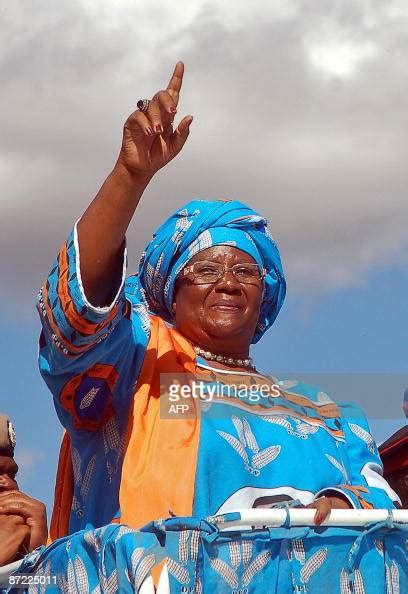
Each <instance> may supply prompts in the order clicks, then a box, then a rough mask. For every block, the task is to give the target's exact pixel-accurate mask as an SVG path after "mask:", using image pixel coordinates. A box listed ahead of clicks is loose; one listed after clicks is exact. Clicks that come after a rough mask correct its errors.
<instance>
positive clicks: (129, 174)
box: [110, 157, 154, 195]
mask: <svg viewBox="0 0 408 594" xmlns="http://www.w3.org/2000/svg"><path fill="white" fill-rule="evenodd" d="M153 175H154V174H153V173H147V172H146V173H142V172H134V171H130V170H129V169H128V167H126V165H125V164H124V163H123V162H122V161H121V159H120V157H119V159H118V160H117V162H116V164H115V166H114V168H113V169H112V172H111V173H110V177H111V178H112V180H114V181H115V182H116V183H117V184H118V185H120V186H122V187H123V188H126V189H128V191H129V192H131V193H132V194H133V195H141V194H142V193H143V192H144V190H145V189H146V187H147V186H148V185H149V183H150V181H151V179H152V178H153Z"/></svg>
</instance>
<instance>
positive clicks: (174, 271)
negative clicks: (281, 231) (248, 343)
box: [137, 200, 286, 343]
mask: <svg viewBox="0 0 408 594" xmlns="http://www.w3.org/2000/svg"><path fill="white" fill-rule="evenodd" d="M214 245H231V246H233V247H236V248H238V249H240V250H242V251H243V252H246V253H247V254H249V255H250V256H252V258H253V259H254V260H255V262H256V263H257V264H259V265H260V266H262V267H263V268H265V270H266V277H265V278H264V291H263V301H262V304H261V309H260V314H259V319H258V324H257V327H256V330H255V334H254V337H253V339H252V342H253V343H255V342H258V340H259V339H260V338H261V336H262V334H263V333H264V332H265V331H266V330H267V329H268V328H269V327H270V326H272V324H273V322H274V321H275V318H276V316H277V315H278V313H279V310H280V308H281V306H282V303H283V300H284V298H285V293H286V282H285V277H284V275H283V270H282V264H281V260H280V255H279V251H278V248H277V246H276V244H275V242H274V240H273V239H272V236H271V235H270V233H269V231H268V228H267V221H266V220H265V219H264V218H263V217H262V216H261V215H259V214H258V213H256V212H255V211H254V210H252V208H249V207H248V206H246V205H245V204H242V203H241V202H237V201H235V200H232V201H221V200H218V201H215V202H209V201H205V200H192V201H191V202H189V203H188V204H186V205H185V206H184V207H182V208H181V209H180V210H177V211H176V212H175V213H174V214H173V215H171V216H170V217H169V218H168V219H167V220H166V221H165V222H164V223H163V224H162V225H161V227H159V229H157V231H156V232H155V233H154V234H153V238H152V240H151V241H150V243H148V244H147V246H146V248H145V251H144V252H143V254H142V257H141V259H140V263H139V274H138V281H137V282H138V288H139V291H140V293H141V295H142V297H143V299H144V301H145V302H146V304H147V306H148V308H149V309H150V310H151V311H152V312H153V313H155V314H157V315H159V316H161V317H162V318H164V319H165V320H166V321H168V322H171V319H172V316H171V308H172V304H173V292H174V285H175V282H176V278H177V275H178V274H179V273H180V272H181V270H182V269H183V268H184V266H186V264H187V263H188V262H189V260H190V259H191V258H192V257H193V256H195V254H197V253H198V252H200V251H202V250H205V249H207V248H209V247H212V246H214Z"/></svg>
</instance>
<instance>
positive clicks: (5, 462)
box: [0, 414, 47, 566]
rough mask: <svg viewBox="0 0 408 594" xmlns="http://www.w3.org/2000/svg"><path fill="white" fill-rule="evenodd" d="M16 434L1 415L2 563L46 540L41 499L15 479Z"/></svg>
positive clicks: (0, 495) (0, 512)
mask: <svg viewBox="0 0 408 594" xmlns="http://www.w3.org/2000/svg"><path fill="white" fill-rule="evenodd" d="M14 447H15V433H14V429H13V425H12V424H11V421H10V419H9V418H8V417H7V416H5V415H2V414H0V566H2V565H6V564H7V563H11V562H12V561H16V560H17V559H20V558H22V557H23V556H24V555H25V554H26V553H28V552H30V551H32V550H34V549H35V548H37V547H38V546H40V545H42V544H45V543H46V540H47V516H46V511H45V506H44V504H43V503H41V502H40V501H37V500H36V499H33V498H32V497H29V496H28V495H26V494H25V493H22V492H21V491H19V488H18V485H17V482H16V480H15V477H16V474H17V471H18V466H17V464H16V462H15V460H14Z"/></svg>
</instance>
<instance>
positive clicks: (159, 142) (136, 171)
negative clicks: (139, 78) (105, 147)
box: [118, 62, 193, 179]
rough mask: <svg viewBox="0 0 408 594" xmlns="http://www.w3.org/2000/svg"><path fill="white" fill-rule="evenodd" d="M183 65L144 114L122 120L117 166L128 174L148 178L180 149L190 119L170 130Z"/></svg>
mask: <svg viewBox="0 0 408 594" xmlns="http://www.w3.org/2000/svg"><path fill="white" fill-rule="evenodd" d="M183 74H184V64H183V63H182V62H177V64H176V66H175V68H174V72H173V74H172V76H171V78H170V81H169V84H168V85H167V88H166V89H164V90H161V91H158V92H157V93H156V94H155V95H154V96H153V97H152V99H151V101H150V103H149V107H148V110H147V112H146V113H144V112H142V111H140V110H138V111H134V112H133V113H132V114H131V115H130V116H129V117H128V119H127V120H126V123H125V126H124V130H123V140H122V147H121V151H120V154H119V158H118V164H119V165H122V166H123V167H125V169H126V170H127V171H128V172H129V173H130V174H132V175H136V176H140V177H141V178H147V179H150V178H151V177H152V176H153V175H154V174H155V173H156V171H158V170H159V169H161V168H162V167H164V165H166V164H167V163H168V162H169V161H171V160H172V159H173V158H174V157H175V156H176V155H177V154H178V153H179V152H180V151H181V149H182V148H183V146H184V143H185V142H186V140H187V137H188V133H189V127H190V124H191V122H192V120H193V118H192V116H185V117H184V118H183V119H182V120H181V122H180V123H179V124H178V126H177V127H176V128H175V129H173V120H174V117H175V114H176V113H177V105H178V102H179V97H180V90H181V85H182V82H183Z"/></svg>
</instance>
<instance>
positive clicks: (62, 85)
mask: <svg viewBox="0 0 408 594" xmlns="http://www.w3.org/2000/svg"><path fill="white" fill-rule="evenodd" d="M0 48H1V51H0V72H1V83H2V92H1V94H0V130H1V136H0V178H1V192H0V209H1V219H0V220H1V234H0V253H1V260H0V274H1V279H2V282H1V284H0V292H1V293H0V294H1V303H2V308H1V314H0V324H1V330H2V345H1V354H2V363H3V369H2V374H3V378H4V379H5V381H4V382H3V393H2V394H1V395H0V409H2V410H4V412H8V413H9V414H10V415H12V416H13V417H14V418H15V421H16V425H17V429H18V433H19V435H18V437H19V441H20V446H19V452H20V466H21V482H22V485H23V486H24V487H25V488H27V489H29V490H31V492H33V493H35V494H37V495H38V496H41V497H42V498H43V499H46V500H47V501H48V502H49V501H50V500H51V495H50V491H51V488H52V486H51V485H52V476H53V472H54V468H53V466H54V464H55V457H56V451H57V444H58V441H59V439H60V429H59V426H58V423H57V421H56V418H55V415H54V413H53V409H52V403H51V399H50V397H49V395H48V394H47V391H46V389H45V388H44V387H43V385H42V383H41V380H40V379H39V378H38V374H37V371H36V336H37V333H38V323H37V318H36V315H35V313H34V311H33V305H32V304H33V300H34V295H35V292H36V290H37V289H38V287H39V286H40V284H41V282H42V280H43V278H44V277H45V276H46V274H47V271H48V269H49V267H50V265H51V263H52V260H53V258H54V256H55V254H56V252H57V250H58V247H59V245H60V244H61V243H62V241H63V240H64V238H65V236H66V235H67V233H68V232H69V230H70V227H71V226H72V224H73V222H74V221H75V219H76V218H78V217H79V216H80V215H81V213H82V212H83V210H84V209H85V207H86V206H87V204H88V202H89V201H90V199H91V198H92V197H93V196H94V195H95V193H96V192H97V190H98V188H99V185H100V184H101V183H102V181H103V179H104V177H105V176H106V175H107V173H108V172H109V171H110V168H111V167H112V166H113V164H114V162H115V159H116V156H117V151H118V148H119V145H120V139H121V129H122V125H123V122H124V120H125V119H126V117H127V115H128V114H129V113H130V112H131V111H133V109H134V108H135V104H136V102H137V100H138V99H139V98H140V97H148V96H151V95H152V94H153V93H154V92H156V91H157V90H158V89H160V88H162V87H163V86H165V84H166V83H167V80H168V78H169V75H170V73H171V71H172V68H173V66H174V64H175V62H176V61H177V60H179V59H182V60H183V61H184V62H185V65H186V73H185V81H184V88H183V93H182V97H181V102H180V105H179V114H180V115H184V114H189V113H191V114H193V115H194V122H193V124H192V127H191V135H190V138H189V140H188V143H187V144H186V146H185V148H184V150H183V152H182V154H181V155H180V156H179V158H178V159H177V160H176V161H174V162H173V163H172V164H171V165H170V166H168V167H167V168H166V170H165V171H162V172H160V173H159V174H158V175H157V177H156V179H155V180H154V181H153V182H152V184H151V186H150V187H149V188H148V190H147V191H146V194H145V196H144V199H143V202H142V204H141V206H140V209H139V210H138V213H137V216H136V217H135V220H134V222H133V223H132V226H131V228H130V231H129V237H128V241H129V248H130V266H131V267H132V268H134V267H135V266H136V264H137V256H138V254H139V253H140V250H141V247H142V245H143V243H144V242H145V241H146V240H147V239H148V238H149V235H150V233H151V231H152V230H153V229H154V227H155V226H156V225H157V224H158V223H159V222H160V221H161V220H162V219H163V217H164V216H165V215H166V214H167V213H170V212H171V211H172V210H174V209H175V208H176V207H178V206H179V205H181V204H182V203H183V202H186V201H187V200H189V199H191V198H192V197H201V198H208V199H214V198H218V197H232V198H237V199H240V200H243V201H246V202H248V203H250V204H251V205H252V206H254V207H255V208H257V209H259V210H260V211H261V212H262V213H264V214H265V215H266V216H267V218H268V219H269V221H270V225H271V229H272V232H273V234H274V236H275V237H276V239H277V241H278V243H279V245H280V247H281V250H282V256H283V261H284V265H285V270H286V274H287V277H288V286H289V297H288V301H287V306H286V308H285V309H284V311H283V312H282V314H281V316H280V319H279V320H278V322H277V324H276V327H275V329H274V330H272V331H271V332H270V336H269V337H265V339H264V341H263V343H261V344H260V345H259V346H257V347H256V355H257V357H258V358H259V360H260V362H261V364H263V366H264V367H267V370H268V371H276V370H282V371H284V372H288V373H289V372H290V373H291V374H293V373H295V374H308V373H329V374H343V375H342V376H341V377H342V381H341V382H340V383H343V385H344V387H345V390H346V391H347V392H348V390H349V387H348V386H349V384H350V382H349V380H348V379H347V378H348V377H355V374H367V373H368V372H370V373H371V374H373V373H375V374H376V375H375V376H373V375H371V376H368V375H364V376H362V375H360V376H359V380H358V381H359V382H360V384H361V382H362V385H363V386H365V390H364V388H363V391H365V397H367V395H369V394H372V393H373V391H374V392H375V389H374V388H376V389H377V392H375V394H376V395H375V402H376V406H374V407H373V408H372V409H370V410H369V414H370V417H372V419H373V429H374V432H375V433H376V436H377V438H378V439H379V440H381V439H384V438H385V437H386V436H387V434H389V432H390V431H392V430H394V428H397V427H398V426H400V425H401V424H402V423H403V422H404V421H403V419H402V412H401V398H402V389H403V386H404V382H405V385H407V384H408V379H407V380H406V381H405V377H406V373H407V371H408V363H407V358H406V337H407V330H408V323H407V316H406V296H407V294H408V274H407V262H408V233H407V221H408V200H407V198H406V191H405V189H406V186H407V177H408V173H407V171H408V169H407V166H406V160H407V155H408V151H407V148H408V138H407V132H408V126H407V123H408V122H407V118H408V116H407V113H408V112H407V109H406V97H407V92H408V69H407V61H406V55H407V50H408V8H407V5H406V2H404V1H402V0H401V1H400V0H398V1H397V0H389V1H388V2H380V1H377V0H352V1H347V0H341V1H340V0H326V1H323V0H313V1H312V0H309V1H302V0H282V1H281V0H276V1H268V2H267V1H266V0H253V1H252V2H247V1H245V2H244V1H243V0H223V2H211V1H207V2H206V1H203V0H190V1H189V2H188V3H186V2H172V3H169V2H165V1H164V0H143V1H137V0H133V1H131V0H118V1H117V2H115V3H113V2H111V1H108V0H71V1H70V2H67V1H66V0H61V1H59V2H58V3H57V2H52V1H50V0H48V1H45V0H30V1H29V0H26V1H22V0H14V1H13V2H9V1H7V0H0ZM404 339H405V343H404ZM350 374H351V375H350ZM353 374H354V375H353ZM373 377H374V378H376V379H374V380H373V379H372V378H373ZM322 379H324V378H322ZM336 381H337V383H339V380H338V377H337V380H336ZM329 383H330V381H329ZM334 383H335V382H334ZM357 383H358V382H357ZM360 384H359V385H360ZM346 386H347V388H346ZM378 386H381V389H379V388H378ZM347 395H348V394H346V395H344V394H342V397H345V396H347ZM353 397H354V393H353ZM382 398H384V400H382ZM385 399H386V400H385ZM385 402H387V405H385ZM390 406H391V409H390ZM368 408H370V406H368Z"/></svg>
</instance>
